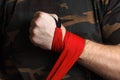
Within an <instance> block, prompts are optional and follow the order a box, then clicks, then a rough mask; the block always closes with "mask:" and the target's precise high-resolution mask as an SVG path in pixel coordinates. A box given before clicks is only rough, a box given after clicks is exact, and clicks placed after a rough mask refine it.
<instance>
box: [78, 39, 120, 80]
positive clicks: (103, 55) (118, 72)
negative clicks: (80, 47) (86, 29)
mask: <svg viewBox="0 0 120 80" xmlns="http://www.w3.org/2000/svg"><path fill="white" fill-rule="evenodd" d="M79 62H80V64H82V65H84V66H86V67H87V68H89V69H91V70H92V71H95V72H96V73H98V74H100V75H101V76H103V77H105V78H109V79H112V80H120V46H110V45H109V46H108V45H102V44H98V43H95V42H92V41H89V40H86V45H85V48H84V51H83V53H82V55H81V56H80V58H79Z"/></svg>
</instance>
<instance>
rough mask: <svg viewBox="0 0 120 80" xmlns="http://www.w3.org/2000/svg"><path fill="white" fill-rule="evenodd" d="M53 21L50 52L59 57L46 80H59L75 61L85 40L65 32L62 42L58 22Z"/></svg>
mask: <svg viewBox="0 0 120 80" xmlns="http://www.w3.org/2000/svg"><path fill="white" fill-rule="evenodd" d="M55 21H56V24H57V27H56V29H55V33H54V38H53V43H52V50H53V51H56V52H60V53H61V55H60V57H59V58H58V60H57V61H56V63H55V65H54V66H53V68H52V70H51V72H50V73H49V75H48V77H47V78H46V80H61V79H62V78H63V77H64V76H65V75H66V73H67V72H68V71H69V70H70V68H71V67H72V66H73V64H74V63H75V62H76V61H77V59H78V58H79V56H80V55H81V53H82V51H83V49H84V45H85V39H83V38H81V37H79V36H76V35H74V34H73V33H70V32H66V34H65V37H64V40H63V41H62V31H61V28H60V26H61V25H60V24H61V23H60V20H58V22H57V20H56V19H55Z"/></svg>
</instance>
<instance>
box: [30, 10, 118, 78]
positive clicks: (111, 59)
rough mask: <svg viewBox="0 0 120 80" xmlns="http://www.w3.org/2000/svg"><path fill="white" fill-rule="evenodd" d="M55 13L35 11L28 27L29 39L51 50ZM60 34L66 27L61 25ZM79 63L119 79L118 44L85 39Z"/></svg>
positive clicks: (106, 75)
mask: <svg viewBox="0 0 120 80" xmlns="http://www.w3.org/2000/svg"><path fill="white" fill-rule="evenodd" d="M52 16H53V17H55V18H56V19H57V18H58V17H57V15H55V14H48V13H44V12H37V13H35V16H34V17H33V20H32V23H31V28H30V34H31V35H30V39H31V41H32V43H33V44H35V45H36V46H39V47H41V48H43V49H47V50H51V46H52V40H53V36H54V31H55V27H56V24H55V21H54V19H53V18H52ZM61 29H62V35H63V39H64V35H65V33H66V29H65V28H64V26H63V25H62V27H61ZM78 61H79V63H80V64H82V65H84V66H85V67H87V68H89V69H91V70H93V71H94V72H96V73H97V74H99V75H101V76H102V77H104V78H106V79H107V80H120V62H119V61H120V46H118V45H115V46H112V45H103V44H99V43H95V42H93V41H90V40H86V44H85V48H84V50H83V53H82V55H81V56H80V58H79V60H78Z"/></svg>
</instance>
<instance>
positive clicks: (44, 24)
mask: <svg viewBox="0 0 120 80" xmlns="http://www.w3.org/2000/svg"><path fill="white" fill-rule="evenodd" d="M53 17H54V18H56V19H58V16H57V15H55V14H48V13H45V12H40V11H39V12H36V13H35V15H34V17H33V19H32V22H31V27H30V40H31V42H32V43H33V44H34V45H37V46H39V47H41V48H43V49H47V50H51V47H52V41H53V37H54V32H55V28H56V22H55V20H54V18H53ZM61 30H62V39H64V35H65V32H66V29H65V28H64V27H63V25H61Z"/></svg>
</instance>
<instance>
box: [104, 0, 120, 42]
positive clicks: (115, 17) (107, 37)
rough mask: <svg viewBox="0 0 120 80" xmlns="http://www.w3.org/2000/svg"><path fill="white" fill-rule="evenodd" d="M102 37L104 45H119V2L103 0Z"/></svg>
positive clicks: (118, 0) (116, 0)
mask: <svg viewBox="0 0 120 80" xmlns="http://www.w3.org/2000/svg"><path fill="white" fill-rule="evenodd" d="M103 1H106V3H105V6H106V8H105V10H104V14H103V19H102V25H103V27H102V35H103V41H104V43H106V44H120V35H119V34H120V0H103Z"/></svg>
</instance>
